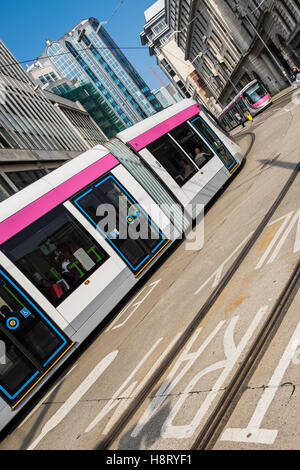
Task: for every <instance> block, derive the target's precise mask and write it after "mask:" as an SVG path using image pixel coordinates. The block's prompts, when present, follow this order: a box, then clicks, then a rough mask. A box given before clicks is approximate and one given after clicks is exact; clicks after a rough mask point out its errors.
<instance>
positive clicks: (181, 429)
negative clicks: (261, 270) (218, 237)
mask: <svg viewBox="0 0 300 470" xmlns="http://www.w3.org/2000/svg"><path fill="white" fill-rule="evenodd" d="M267 309H268V307H267V306H264V307H261V308H260V309H259V310H258V312H257V313H256V315H255V317H254V319H253V320H252V323H251V324H250V326H249V328H248V329H247V331H246V333H245V334H244V336H243V338H242V339H241V341H240V343H239V345H238V346H237V347H236V346H235V344H234V329H235V326H236V324H237V321H238V319H239V316H235V317H233V318H232V319H231V320H230V322H229V325H228V327H227V329H226V331H225V334H224V351H225V355H229V356H228V357H227V358H226V359H225V360H223V361H218V362H216V363H214V364H212V365H211V366H209V367H206V368H205V369H203V370H202V371H200V372H198V373H197V374H196V375H195V376H194V377H193V378H192V380H191V381H190V382H189V384H188V385H187V387H186V388H185V390H184V392H183V393H182V394H180V397H179V399H178V400H177V402H176V404H175V406H174V407H173V408H172V409H171V411H170V413H169V415H168V417H167V419H166V421H165V422H164V424H163V426H162V428H161V436H162V437H163V438H175V439H184V438H188V437H192V436H193V434H194V432H195V431H196V429H197V428H198V427H199V425H200V423H201V420H202V418H203V417H204V415H205V414H206V413H207V411H208V410H209V407H210V405H211V403H212V402H213V400H214V399H215V397H216V396H217V394H218V393H219V390H220V389H221V388H222V386H223V385H224V382H225V380H226V378H227V377H228V375H229V373H230V372H231V370H232V369H233V367H234V365H235V364H236V362H237V361H238V359H239V357H240V355H241V353H242V352H243V350H244V348H245V347H246V345H247V343H248V341H249V340H250V339H251V337H252V335H253V333H254V331H255V330H256V328H257V326H258V325H259V323H260V322H261V320H262V318H263V316H264V315H265V313H266V311H267ZM225 323H226V321H225V320H222V321H220V322H219V324H218V325H217V326H216V328H215V329H214V330H213V332H212V333H211V334H210V335H209V336H208V337H207V339H206V340H205V341H204V342H203V343H202V344H201V346H200V347H199V349H198V350H197V351H196V352H194V353H189V350H190V348H191V346H192V344H193V343H194V342H195V340H196V339H197V337H198V335H199V332H200V330H201V328H200V329H199V330H196V331H195V333H194V335H193V336H192V338H191V340H190V342H189V344H188V346H187V347H186V348H185V350H184V351H183V353H182V354H181V355H180V357H179V358H178V360H177V361H176V363H175V365H174V366H173V368H172V370H171V372H170V373H169V375H168V377H167V378H166V380H165V382H164V383H163V384H162V385H161V386H160V388H159V390H158V391H157V393H156V394H155V396H154V398H153V399H152V400H151V402H150V404H149V406H148V408H147V409H146V411H145V412H144V414H143V415H142V417H141V418H140V419H139V421H138V423H137V424H136V426H135V428H134V430H133V432H132V433H131V436H132V437H137V436H138V434H139V433H140V432H141V431H142V429H143V427H144V426H145V425H146V424H147V422H148V421H149V420H150V419H151V418H152V416H153V415H154V414H155V413H156V411H157V409H158V408H159V407H160V406H161V405H162V403H163V402H164V401H165V400H166V399H167V398H168V395H169V394H170V393H171V391H172V390H173V389H174V388H175V386H176V385H177V383H178V382H179V381H180V380H181V379H182V378H183V376H184V375H185V374H186V373H187V372H188V370H189V369H190V368H191V367H192V365H193V364H194V362H195V361H196V360H197V359H198V357H199V356H200V355H201V354H202V353H203V352H204V350H205V349H206V348H207V346H208V345H209V344H210V343H211V342H212V341H213V340H214V338H215V336H216V335H217V333H218V332H219V331H220V329H221V328H222V326H223V325H224V324H225ZM185 361H187V364H186V366H185V367H184V368H183V369H182V370H181V371H180V372H179V373H177V372H178V369H179V367H180V366H181V364H182V362H185ZM220 368H222V369H223V372H222V373H221V375H220V376H219V378H218V380H217V381H216V383H215V385H214V387H213V389H212V390H211V392H210V393H209V394H208V396H207V397H206V399H205V400H204V402H203V403H202V405H201V406H200V408H199V410H198V411H197V413H196V415H195V417H194V418H193V420H192V422H191V423H190V424H188V425H184V426H179V425H177V426H175V425H172V421H173V420H174V418H175V416H176V415H177V413H178V411H179V410H180V409H181V407H182V406H183V404H184V402H185V400H186V399H187V398H188V397H189V396H190V395H189V393H190V392H191V391H192V390H193V387H194V386H195V385H196V383H197V382H198V381H199V379H200V378H201V377H203V376H204V375H206V374H208V373H210V372H212V371H215V370H217V369H220ZM176 374H177V375H176ZM175 375H176V377H175ZM174 377H175V379H174Z"/></svg>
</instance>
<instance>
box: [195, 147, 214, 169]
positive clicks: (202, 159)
mask: <svg viewBox="0 0 300 470" xmlns="http://www.w3.org/2000/svg"><path fill="white" fill-rule="evenodd" d="M210 157H211V154H209V153H207V152H202V151H201V149H200V148H199V147H196V148H195V163H196V165H197V166H199V168H201V167H202V166H203V165H204V164H205V163H206V162H207V161H208V160H209V158H210Z"/></svg>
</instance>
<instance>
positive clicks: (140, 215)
mask: <svg viewBox="0 0 300 470" xmlns="http://www.w3.org/2000/svg"><path fill="white" fill-rule="evenodd" d="M73 202H74V203H75V205H76V206H77V207H78V208H79V209H80V210H81V211H82V212H83V214H84V215H85V216H86V217H87V218H88V219H89V220H90V221H91V222H92V223H93V225H95V226H96V227H97V229H98V230H99V231H100V232H101V233H102V234H103V235H104V236H105V238H106V240H107V241H108V242H109V243H110V244H111V246H112V247H113V248H114V249H115V251H116V252H117V253H118V254H119V255H120V256H121V258H122V259H123V260H124V261H125V262H126V264H127V265H128V266H129V267H130V269H131V270H132V271H133V272H134V273H135V274H136V273H137V272H139V270H141V269H142V268H143V266H145V265H146V264H148V263H149V261H151V258H152V257H154V256H155V254H156V253H157V251H158V250H159V248H160V247H162V246H163V243H166V242H167V240H166V239H165V238H164V236H163V234H162V233H161V231H160V230H159V228H158V227H157V226H156V225H155V224H154V223H153V222H152V220H151V219H150V218H149V217H148V215H147V214H146V213H145V212H144V210H143V209H142V208H141V207H140V205H139V204H138V202H137V201H136V200H135V199H134V198H133V197H132V196H131V195H130V194H129V193H128V191H127V190H126V189H125V188H124V187H123V186H122V185H121V184H120V183H119V181H118V180H117V179H116V178H115V177H114V176H113V175H109V176H107V177H106V178H104V179H102V180H100V181H99V182H98V183H96V184H94V185H93V186H92V187H91V188H90V189H88V190H86V191H84V193H83V194H81V195H80V196H79V197H76V198H75V199H74V201H73Z"/></svg>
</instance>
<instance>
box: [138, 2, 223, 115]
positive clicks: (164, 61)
mask: <svg viewBox="0 0 300 470" xmlns="http://www.w3.org/2000/svg"><path fill="white" fill-rule="evenodd" d="M144 16H145V24H144V28H143V31H142V32H141V34H140V38H141V43H142V44H143V45H148V48H149V53H150V55H151V56H153V55H155V56H156V60H157V65H158V66H159V67H160V68H161V69H162V70H163V71H164V73H165V74H166V76H167V77H168V79H169V80H170V82H171V83H172V84H173V85H174V87H176V89H177V91H178V93H180V95H181V96H182V97H183V98H193V99H195V100H197V101H198V102H199V103H202V104H203V103H205V105H206V106H207V107H209V108H210V109H211V110H212V111H214V112H218V111H219V110H221V108H216V101H215V99H214V98H213V96H212V94H211V92H210V90H209V88H208V87H207V86H206V84H205V82H204V81H203V80H202V78H201V76H200V75H199V74H198V73H197V71H196V69H195V65H194V64H193V62H192V61H190V60H186V59H185V57H184V52H183V51H182V49H181V48H180V46H179V45H178V41H177V39H178V34H179V33H180V31H178V30H176V29H174V25H173V24H172V25H169V24H168V23H167V15H166V8H165V0H157V1H156V2H155V3H153V5H151V7H150V8H148V9H147V10H146V11H145V12H144Z"/></svg>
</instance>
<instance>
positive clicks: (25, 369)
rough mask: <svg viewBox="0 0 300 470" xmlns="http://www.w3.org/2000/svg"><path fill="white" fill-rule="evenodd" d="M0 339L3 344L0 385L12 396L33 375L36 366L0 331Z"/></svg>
mask: <svg viewBox="0 0 300 470" xmlns="http://www.w3.org/2000/svg"><path fill="white" fill-rule="evenodd" d="M0 341H3V344H5V360H4V361H1V363H0V385H1V388H2V389H4V390H6V393H8V394H9V395H10V396H11V397H12V396H13V395H15V393H16V392H17V391H18V390H19V389H20V388H21V387H22V385H23V384H24V383H26V382H27V381H29V380H30V378H31V377H32V376H34V374H35V373H36V368H35V367H34V366H33V365H32V364H31V363H30V361H29V360H28V359H27V358H26V357H25V356H24V355H23V354H22V353H21V352H20V351H19V350H18V348H17V347H16V346H15V345H14V344H13V343H12V342H11V341H10V340H9V339H8V338H7V337H6V336H4V335H3V334H2V333H1V332H0ZM3 362H4V363H3Z"/></svg>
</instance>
